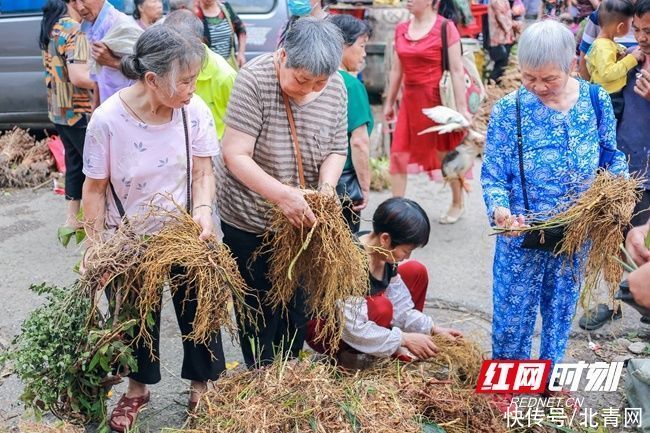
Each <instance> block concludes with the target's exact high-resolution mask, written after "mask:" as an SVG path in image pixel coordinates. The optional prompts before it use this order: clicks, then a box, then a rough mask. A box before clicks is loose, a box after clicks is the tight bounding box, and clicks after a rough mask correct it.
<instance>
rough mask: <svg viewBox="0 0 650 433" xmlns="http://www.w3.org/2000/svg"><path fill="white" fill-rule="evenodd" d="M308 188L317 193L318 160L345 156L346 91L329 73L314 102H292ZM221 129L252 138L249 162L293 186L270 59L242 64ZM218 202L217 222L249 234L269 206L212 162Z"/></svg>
mask: <svg viewBox="0 0 650 433" xmlns="http://www.w3.org/2000/svg"><path fill="white" fill-rule="evenodd" d="M291 107H292V110H293V115H294V119H295V122H296V130H297V134H298V143H299V145H300V151H301V154H302V164H303V170H304V174H305V183H306V184H307V187H311V188H317V187H318V179H319V171H320V167H321V164H322V163H323V161H324V160H325V159H326V158H327V157H328V156H329V155H331V154H333V153H335V154H339V155H347V147H348V142H347V92H346V90H345V85H344V83H343V80H342V79H341V76H340V75H339V74H334V75H332V77H331V78H330V80H329V82H328V84H327V86H326V87H325V89H324V90H323V92H322V93H321V94H320V95H319V96H318V98H316V99H315V100H313V101H311V102H309V103H307V104H304V105H302V106H300V105H297V104H295V103H293V102H292V103H291ZM226 125H227V126H228V127H230V128H233V129H236V130H238V131H241V132H244V133H246V134H248V135H250V136H252V137H255V139H256V143H255V149H254V152H253V160H254V161H255V162H256V163H257V164H258V165H259V166H260V167H261V168H262V170H264V171H265V172H266V173H268V174H269V175H271V176H273V177H274V178H275V179H277V180H279V181H280V182H283V183H285V184H288V185H292V186H298V184H299V180H298V167H297V163H296V157H295V152H294V148H293V143H292V141H291V133H290V130H289V121H288V120H287V113H286V111H285V107H284V102H283V99H282V94H281V92H280V86H279V85H278V79H277V76H276V72H275V65H274V61H273V54H267V55H263V56H260V57H258V58H257V59H255V60H253V61H251V62H249V63H247V64H246V65H245V66H244V67H243V68H242V70H241V71H240V73H239V75H238V76H237V79H236V80H235V85H234V87H233V89H232V92H231V95H230V102H229V105H228V111H227V114H226ZM217 176H218V185H217V191H218V192H217V197H218V200H219V212H220V216H221V219H222V220H223V221H224V222H225V223H227V224H229V225H231V226H234V227H236V228H238V229H240V230H243V231H246V232H249V233H262V232H264V230H265V228H266V226H267V223H268V214H269V212H268V211H269V209H270V204H269V203H268V202H267V201H266V200H265V199H264V198H263V197H262V196H260V195H259V194H257V193H255V192H253V191H251V190H250V189H248V188H247V187H246V186H245V185H244V184H242V183H241V182H239V181H238V180H237V178H236V177H235V176H234V175H233V174H232V173H230V172H229V171H228V169H226V167H225V164H224V161H223V157H219V159H218V161H217Z"/></svg>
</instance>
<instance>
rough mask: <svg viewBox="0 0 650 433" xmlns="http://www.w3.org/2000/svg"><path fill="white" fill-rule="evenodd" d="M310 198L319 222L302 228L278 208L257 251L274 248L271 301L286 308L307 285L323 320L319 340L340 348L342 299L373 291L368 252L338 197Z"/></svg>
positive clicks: (310, 304) (310, 307) (310, 302)
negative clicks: (291, 221) (369, 277)
mask: <svg viewBox="0 0 650 433" xmlns="http://www.w3.org/2000/svg"><path fill="white" fill-rule="evenodd" d="M305 200H306V201H307V203H308V204H309V206H310V208H311V210H312V211H313V212H314V215H315V216H316V219H317V223H316V225H315V226H314V227H312V228H311V229H298V228H296V227H294V226H293V225H292V224H291V223H290V222H289V220H288V219H287V218H286V217H285V216H284V215H283V214H282V212H281V210H280V209H279V208H277V207H274V208H272V210H271V217H270V225H269V229H268V230H267V232H266V234H265V235H264V240H263V244H262V246H261V247H260V249H259V250H258V251H257V252H256V255H260V254H267V253H270V263H269V279H270V281H271V283H272V288H271V291H270V292H269V295H268V299H267V302H269V303H270V304H271V305H273V306H274V307H276V308H277V307H284V308H286V306H287V305H288V303H289V302H290V301H291V299H292V297H293V296H294V294H295V293H296V290H299V288H301V289H302V290H304V293H305V297H306V309H307V314H308V315H309V316H312V317H318V318H321V319H322V320H323V322H322V327H321V328H320V332H319V333H318V335H317V336H316V339H317V340H318V341H325V342H326V344H330V345H331V346H332V347H336V346H337V345H338V342H339V341H340V339H341V335H342V333H343V328H342V324H343V312H342V310H341V308H340V303H341V302H342V301H344V300H346V299H349V298H354V297H362V296H365V295H367V294H368V292H369V284H370V283H369V279H368V255H367V254H366V253H365V252H364V250H363V249H362V248H361V246H360V245H359V244H358V242H357V241H356V240H355V238H354V236H353V235H352V233H351V232H350V229H349V228H348V226H347V224H346V222H345V220H344V219H343V215H342V212H341V206H340V204H339V201H338V198H337V197H336V196H334V195H328V194H323V193H320V192H315V191H305Z"/></svg>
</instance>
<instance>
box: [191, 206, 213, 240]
mask: <svg viewBox="0 0 650 433" xmlns="http://www.w3.org/2000/svg"><path fill="white" fill-rule="evenodd" d="M192 219H193V220H194V222H195V223H197V224H198V225H199V226H200V227H201V234H200V235H199V239H201V240H202V241H205V240H207V239H208V238H210V237H212V236H214V221H213V220H212V209H210V208H209V207H203V208H199V209H196V210H194V215H193V216H192Z"/></svg>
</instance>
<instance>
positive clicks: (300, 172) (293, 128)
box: [274, 55, 305, 188]
mask: <svg viewBox="0 0 650 433" xmlns="http://www.w3.org/2000/svg"><path fill="white" fill-rule="evenodd" d="M274 63H275V73H276V75H277V77H278V86H280V92H281V93H282V99H283V101H284V109H285V110H286V112H287V119H288V120H289V129H290V130H291V141H293V148H294V151H295V155H296V163H297V165H298V178H299V180H300V187H301V188H305V173H304V171H303V168H302V154H301V153H300V145H299V144H298V133H297V132H296V122H295V121H294V118H293V111H292V110H291V103H290V102H289V96H288V95H287V94H286V93H285V92H284V90H283V89H282V85H281V84H280V61H279V59H278V58H277V55H275V56H274Z"/></svg>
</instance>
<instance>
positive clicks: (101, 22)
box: [81, 0, 132, 102]
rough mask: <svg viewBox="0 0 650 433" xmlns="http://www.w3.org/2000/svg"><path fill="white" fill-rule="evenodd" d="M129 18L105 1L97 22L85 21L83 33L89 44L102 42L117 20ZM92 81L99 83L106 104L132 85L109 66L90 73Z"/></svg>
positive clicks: (100, 98)
mask: <svg viewBox="0 0 650 433" xmlns="http://www.w3.org/2000/svg"><path fill="white" fill-rule="evenodd" d="M122 18H126V19H128V17H127V16H126V15H125V14H124V13H122V12H120V11H119V10H117V9H115V8H114V7H113V5H112V4H110V3H109V2H108V0H105V1H104V6H103V7H102V10H101V11H100V12H99V15H97V18H96V19H95V22H92V23H91V22H90V21H86V20H84V21H83V22H82V23H81V31H82V32H83V33H85V34H86V38H87V39H88V43H89V44H90V45H92V43H93V42H101V40H102V39H103V38H104V36H105V35H106V33H108V31H109V30H110V29H111V27H113V25H115V23H116V22H117V20H119V19H122ZM90 79H91V80H93V81H95V82H97V86H98V87H99V101H100V102H104V101H105V100H107V99H108V98H110V97H111V96H112V95H113V94H114V93H115V92H117V91H118V90H120V89H123V88H125V87H128V86H130V85H131V84H132V81H131V80H129V79H128V78H126V77H125V76H124V75H122V73H121V72H120V71H118V70H117V69H115V68H111V67H109V66H102V67H101V69H100V71H99V73H98V74H94V73H93V72H92V71H91V72H90Z"/></svg>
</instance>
